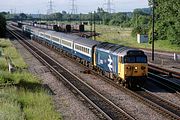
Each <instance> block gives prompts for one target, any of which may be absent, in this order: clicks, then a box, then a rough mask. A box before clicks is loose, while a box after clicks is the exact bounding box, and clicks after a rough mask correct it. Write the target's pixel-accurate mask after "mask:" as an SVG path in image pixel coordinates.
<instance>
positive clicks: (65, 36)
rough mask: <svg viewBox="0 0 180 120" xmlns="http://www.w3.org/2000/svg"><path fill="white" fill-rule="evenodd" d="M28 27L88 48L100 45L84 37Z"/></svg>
mask: <svg viewBox="0 0 180 120" xmlns="http://www.w3.org/2000/svg"><path fill="white" fill-rule="evenodd" d="M28 27H30V28H31V29H33V30H35V31H38V32H43V33H45V34H49V35H51V36H54V37H58V38H61V39H66V40H69V41H74V42H75V43H78V44H81V45H85V46H87V47H92V46H94V45H96V44H99V43H100V42H98V41H95V40H92V39H87V38H83V37H79V36H76V35H70V34H65V33H61V32H56V31H52V30H45V29H41V28H36V27H32V26H28Z"/></svg>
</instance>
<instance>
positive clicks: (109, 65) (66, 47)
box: [22, 25, 148, 88]
mask: <svg viewBox="0 0 180 120" xmlns="http://www.w3.org/2000/svg"><path fill="white" fill-rule="evenodd" d="M22 31H23V32H24V34H26V35H28V36H31V37H32V39H34V40H38V42H41V43H45V44H48V45H50V46H52V47H53V48H56V49H59V50H61V51H63V52H64V53H66V54H68V55H70V56H71V57H73V58H75V59H78V60H79V61H80V62H81V63H83V64H84V65H86V66H88V67H90V68H92V69H94V70H95V71H96V72H98V73H100V74H102V75H105V76H107V77H109V78H110V79H112V80H114V81H116V82H117V83H120V84H122V85H123V86H125V87H127V88H134V87H136V86H137V85H139V86H143V84H144V83H145V81H146V79H147V76H148V64H147V56H146V54H145V53H144V52H143V51H142V50H139V49H133V48H129V47H126V46H122V45H117V44H113V43H108V42H100V41H96V40H92V39H87V38H82V37H79V36H75V35H70V34H65V33H60V32H56V31H51V30H46V29H41V28H35V27H33V26H28V25H23V26H22Z"/></svg>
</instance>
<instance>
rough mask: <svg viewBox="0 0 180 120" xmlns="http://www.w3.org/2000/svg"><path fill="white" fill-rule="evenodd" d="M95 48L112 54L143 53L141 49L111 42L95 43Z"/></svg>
mask: <svg viewBox="0 0 180 120" xmlns="http://www.w3.org/2000/svg"><path fill="white" fill-rule="evenodd" d="M97 49H100V50H102V51H106V52H109V53H112V54H116V55H117V54H119V55H135V54H136V55H137V54H144V52H143V51H142V50H138V49H132V48H129V47H125V46H123V45H117V44H113V43H108V42H103V43H100V44H98V45H97Z"/></svg>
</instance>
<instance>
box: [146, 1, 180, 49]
mask: <svg viewBox="0 0 180 120" xmlns="http://www.w3.org/2000/svg"><path fill="white" fill-rule="evenodd" d="M155 2H156V3H155V4H154V5H155V29H156V32H157V36H156V37H157V39H160V40H169V41H170V42H171V43H172V44H177V45H179V46H180V37H179V36H180V29H179V28H180V22H179V21H180V12H179V8H180V0H155ZM149 3H150V4H152V0H149Z"/></svg>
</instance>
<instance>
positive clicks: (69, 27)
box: [11, 21, 85, 32]
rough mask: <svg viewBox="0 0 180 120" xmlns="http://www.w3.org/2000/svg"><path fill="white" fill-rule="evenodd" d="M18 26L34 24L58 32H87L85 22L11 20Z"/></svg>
mask: <svg viewBox="0 0 180 120" xmlns="http://www.w3.org/2000/svg"><path fill="white" fill-rule="evenodd" d="M11 24H13V25H14V26H16V27H19V28H22V25H29V26H34V27H37V28H42V29H47V30H54V31H57V32H85V27H84V25H83V24H63V23H62V24H57V25H56V24H46V23H38V22H32V21H24V22H23V21H18V22H11Z"/></svg>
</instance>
